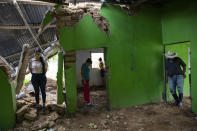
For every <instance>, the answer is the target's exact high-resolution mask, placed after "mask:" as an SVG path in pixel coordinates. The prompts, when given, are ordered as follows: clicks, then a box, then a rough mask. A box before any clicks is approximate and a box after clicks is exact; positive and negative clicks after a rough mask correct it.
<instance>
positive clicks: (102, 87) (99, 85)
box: [76, 48, 108, 110]
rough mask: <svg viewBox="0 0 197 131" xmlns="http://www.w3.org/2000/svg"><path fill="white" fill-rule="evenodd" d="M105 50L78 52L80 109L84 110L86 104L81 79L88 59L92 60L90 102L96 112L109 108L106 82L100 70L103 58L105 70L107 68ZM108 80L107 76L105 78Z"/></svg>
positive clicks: (77, 72) (77, 74)
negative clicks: (100, 62)
mask: <svg viewBox="0 0 197 131" xmlns="http://www.w3.org/2000/svg"><path fill="white" fill-rule="evenodd" d="M105 51H106V49H105V48H96V49H89V50H78V51H76V77H77V78H76V80H77V95H78V109H83V107H85V104H84V94H83V93H84V87H83V84H82V78H81V67H82V65H83V64H84V63H85V62H86V60H87V59H88V58H91V60H92V65H90V67H89V69H90V82H89V85H90V101H91V102H92V103H93V104H94V105H95V107H94V108H96V110H104V109H106V108H107V107H108V98H107V87H106V81H105V79H103V78H102V77H101V72H100V69H99V58H102V61H103V63H104V68H105V67H106V62H105V60H106V58H105ZM104 78H106V75H105V76H104Z"/></svg>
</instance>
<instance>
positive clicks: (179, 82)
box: [169, 75, 184, 94]
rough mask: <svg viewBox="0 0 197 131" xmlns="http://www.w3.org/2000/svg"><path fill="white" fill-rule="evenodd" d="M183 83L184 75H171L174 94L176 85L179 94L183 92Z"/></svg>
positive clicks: (171, 87)
mask: <svg viewBox="0 0 197 131" xmlns="http://www.w3.org/2000/svg"><path fill="white" fill-rule="evenodd" d="M183 83H184V76H183V75H174V76H172V77H170V81H169V85H170V92H171V93H172V94H176V87H177V88H178V92H179V94H183Z"/></svg>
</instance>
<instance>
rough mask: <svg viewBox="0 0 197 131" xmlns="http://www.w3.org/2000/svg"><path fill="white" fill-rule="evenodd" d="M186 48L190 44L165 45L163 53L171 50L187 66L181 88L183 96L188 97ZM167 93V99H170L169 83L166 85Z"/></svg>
mask: <svg viewBox="0 0 197 131" xmlns="http://www.w3.org/2000/svg"><path fill="white" fill-rule="evenodd" d="M188 47H190V42H186V43H181V44H173V45H167V46H166V47H165V49H166V50H165V52H168V51H169V50H173V51H174V52H176V53H178V57H180V58H181V59H182V60H183V61H184V62H185V64H186V65H187V67H186V75H187V77H186V78H185V79H184V87H183V92H184V93H183V94H184V96H190V90H189V65H188V63H189V61H188ZM167 91H168V92H167V98H168V99H172V95H171V93H170V89H169V83H168V85H167ZM177 93H178V92H177Z"/></svg>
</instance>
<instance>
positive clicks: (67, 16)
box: [48, 4, 110, 36]
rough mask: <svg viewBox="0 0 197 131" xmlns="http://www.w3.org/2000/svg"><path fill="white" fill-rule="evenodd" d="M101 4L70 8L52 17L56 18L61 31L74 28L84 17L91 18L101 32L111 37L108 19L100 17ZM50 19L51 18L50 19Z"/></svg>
mask: <svg viewBox="0 0 197 131" xmlns="http://www.w3.org/2000/svg"><path fill="white" fill-rule="evenodd" d="M100 8H101V4H84V5H80V4H79V5H78V6H76V7H73V6H71V7H70V6H68V7H65V8H62V9H60V10H56V11H54V12H53V13H52V14H51V15H52V16H55V17H56V21H57V23H56V26H57V30H58V31H59V30H60V28H61V27H65V28H72V27H74V26H75V25H76V24H77V23H78V22H79V21H80V20H81V19H82V18H83V17H84V16H86V15H88V16H91V17H92V19H93V21H94V23H95V24H97V26H98V27H99V29H100V30H102V31H104V32H105V33H106V34H107V35H108V36H109V35H110V29H109V28H110V25H109V22H108V20H107V19H106V18H104V17H103V16H101V15H100ZM48 18H50V17H48Z"/></svg>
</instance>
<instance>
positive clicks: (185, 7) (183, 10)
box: [162, 0, 197, 113]
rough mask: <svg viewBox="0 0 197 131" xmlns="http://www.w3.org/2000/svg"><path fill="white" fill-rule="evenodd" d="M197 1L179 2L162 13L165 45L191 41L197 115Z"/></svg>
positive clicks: (168, 6) (193, 103) (194, 99)
mask: <svg viewBox="0 0 197 131" xmlns="http://www.w3.org/2000/svg"><path fill="white" fill-rule="evenodd" d="M196 7H197V1H196V0H181V1H180V0H177V1H174V2H171V4H168V5H166V6H165V7H164V8H163V11H162V30H163V43H174V42H181V41H191V68H192V71H191V74H192V94H191V95H192V110H193V111H194V112H195V113H197V93H196V92H197V87H196V85H197V68H196V67H197V58H196V57H197V52H196V50H197V37H196V34H197V24H196V23H197V17H196V14H197V8H196Z"/></svg>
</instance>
